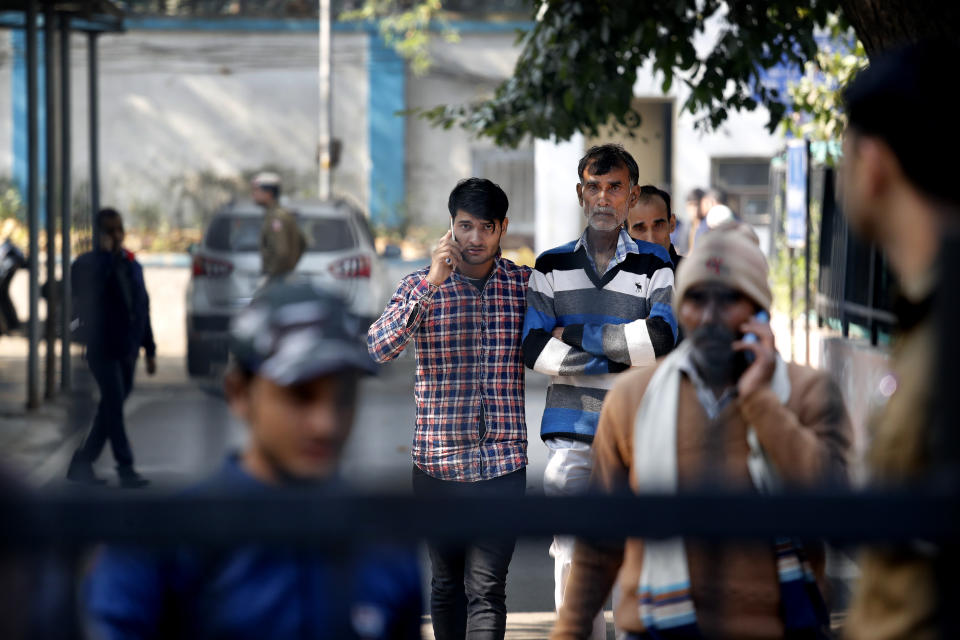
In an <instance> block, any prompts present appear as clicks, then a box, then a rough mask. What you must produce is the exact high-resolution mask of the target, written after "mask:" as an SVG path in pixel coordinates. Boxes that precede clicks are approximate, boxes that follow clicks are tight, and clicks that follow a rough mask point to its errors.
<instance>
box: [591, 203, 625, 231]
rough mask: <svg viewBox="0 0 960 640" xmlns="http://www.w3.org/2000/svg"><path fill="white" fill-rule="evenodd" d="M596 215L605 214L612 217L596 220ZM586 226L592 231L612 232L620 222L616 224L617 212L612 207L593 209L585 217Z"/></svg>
mask: <svg viewBox="0 0 960 640" xmlns="http://www.w3.org/2000/svg"><path fill="white" fill-rule="evenodd" d="M598 213H607V214H610V216H612V217H611V218H606V217H604V218H598V217H597V215H596V214H598ZM587 224H588V225H590V228H591V229H593V230H594V231H613V230H614V229H616V228H617V227H619V226H620V222H617V210H616V209H614V208H613V207H594V208H593V209H591V210H590V215H589V216H588V217H587Z"/></svg>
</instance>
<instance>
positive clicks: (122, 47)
mask: <svg viewBox="0 0 960 640" xmlns="http://www.w3.org/2000/svg"><path fill="white" fill-rule="evenodd" d="M366 40H367V35H366V34H363V33H358V34H354V33H335V34H334V37H333V96H334V98H333V128H334V135H335V137H338V138H340V139H342V140H343V142H344V145H343V153H342V155H341V161H340V166H339V167H337V168H336V169H335V170H334V175H333V189H334V193H335V194H337V195H341V194H346V195H349V196H350V197H352V198H353V199H354V200H356V201H357V202H358V203H359V204H360V205H361V206H362V207H365V206H366V203H367V193H368V187H367V179H368V169H369V160H368V157H367V120H366V111H367V98H368V95H367V83H366V81H365V79H366ZM71 49H72V50H71V57H72V89H73V93H72V101H73V105H72V107H73V108H72V115H73V118H72V136H71V137H72V143H73V154H72V155H73V158H72V164H73V168H74V185H73V186H74V188H77V187H78V186H80V185H81V184H82V183H85V182H88V177H89V145H88V135H89V126H88V117H89V115H88V106H89V103H88V100H87V96H88V92H87V40H86V38H85V37H83V36H74V38H73V43H72V48H71ZM317 55H318V53H317V36H316V34H313V33H250V32H210V31H204V32H165V31H137V30H132V31H128V32H126V33H124V34H118V35H104V36H102V37H100V38H99V60H100V68H99V72H100V173H101V197H100V202H101V204H103V205H112V206H115V207H117V208H119V209H120V210H121V211H129V210H130V209H131V208H132V207H135V206H144V205H152V204H156V205H159V206H160V207H161V208H162V210H163V211H164V213H167V214H169V215H173V213H172V209H175V208H177V207H186V208H187V209H190V208H191V206H192V205H191V204H190V198H188V197H184V196H182V195H181V192H182V191H183V190H184V189H186V190H188V191H189V190H191V189H192V190H194V191H196V190H197V189H198V187H197V186H196V184H197V182H198V180H199V177H200V176H201V175H203V174H207V175H209V176H214V177H218V178H222V179H237V180H239V178H240V176H241V175H242V174H243V173H244V172H250V171H253V170H256V169H259V168H262V167H264V166H267V165H273V166H276V167H278V168H280V169H282V170H283V173H284V175H289V176H293V177H294V184H288V185H285V188H286V191H287V192H290V193H293V192H300V194H301V195H315V194H316V191H317V186H316V182H317V177H316V176H317V105H318V89H317V87H318V84H317V83H318V81H317ZM10 66H11V65H10V59H9V58H7V57H4V58H3V64H2V68H0V83H2V84H0V104H2V107H0V108H2V109H3V110H4V111H8V110H9V109H10V104H11V100H10V91H9V82H8V81H7V80H6V78H7V77H8V75H9V67H10ZM4 89H6V90H5V91H4ZM0 113H2V112H0ZM12 124H13V123H12V116H10V115H6V116H5V117H2V116H0V149H2V152H0V171H2V172H3V173H5V174H7V175H9V173H10V160H8V158H9V155H10V150H11V148H12V142H11V139H10V128H11V126H12ZM181 213H184V212H181ZM185 213H186V219H187V221H188V222H189V221H190V218H191V216H192V215H194V214H196V213H197V212H195V211H186V212H185Z"/></svg>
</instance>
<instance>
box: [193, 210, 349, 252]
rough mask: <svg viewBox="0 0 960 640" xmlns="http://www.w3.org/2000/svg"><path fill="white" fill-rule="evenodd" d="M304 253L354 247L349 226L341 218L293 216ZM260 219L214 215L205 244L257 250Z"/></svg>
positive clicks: (215, 246)
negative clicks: (301, 234)
mask: <svg viewBox="0 0 960 640" xmlns="http://www.w3.org/2000/svg"><path fill="white" fill-rule="evenodd" d="M297 219H298V221H299V223H300V229H301V230H302V231H303V235H304V236H305V237H306V239H307V251H340V250H342V249H351V248H353V247H355V246H357V243H356V240H355V239H354V236H353V231H352V230H351V228H350V223H349V222H348V221H347V220H346V219H343V218H318V217H301V216H297ZM261 224H262V219H261V218H260V217H251V216H230V215H225V216H217V217H216V218H214V220H213V222H211V223H210V227H209V228H208V229H207V239H206V244H207V246H208V247H209V248H211V249H214V250H216V251H231V252H244V251H258V250H259V248H260V225H261Z"/></svg>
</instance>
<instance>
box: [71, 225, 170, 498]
mask: <svg viewBox="0 0 960 640" xmlns="http://www.w3.org/2000/svg"><path fill="white" fill-rule="evenodd" d="M96 228H97V230H98V231H99V234H100V237H99V248H97V249H95V250H93V251H90V252H88V253H85V254H83V255H81V256H80V257H78V258H77V259H76V261H75V262H74V263H73V266H72V268H71V269H70V280H71V286H72V290H73V294H74V301H73V305H74V306H73V309H74V313H75V316H74V317H75V322H76V323H77V333H78V336H79V338H80V341H82V342H84V343H85V344H86V359H87V364H88V365H89V366H90V371H91V372H93V376H94V378H95V379H96V381H97V386H98V387H99V388H100V404H99V406H98V407H97V414H96V417H95V418H94V420H93V426H92V427H91V429H90V432H89V433H88V434H87V437H86V439H85V440H84V442H83V444H82V445H81V446H80V448H79V449H77V451H76V453H74V455H73V459H72V460H71V461H70V468H69V469H68V471H67V478H69V479H70V480H74V481H77V482H84V483H89V484H102V483H104V482H105V481H104V480H102V479H100V478H98V477H97V476H96V475H95V474H94V472H93V463H94V462H95V461H96V460H97V458H99V457H100V453H101V452H102V451H103V447H104V445H105V444H106V442H107V440H109V441H110V447H111V449H112V450H113V459H114V460H115V461H116V464H117V475H118V476H119V478H120V485H121V486H123V487H142V486H144V485H146V484H148V482H149V481H148V480H147V479H146V478H144V477H143V476H141V475H140V474H139V473H137V472H136V470H135V469H134V468H133V451H132V450H131V449H130V442H129V441H128V440H127V432H126V429H125V427H124V422H123V403H124V402H125V401H126V399H127V396H129V395H130V392H131V391H132V390H133V374H134V371H135V370H136V364H137V358H138V356H139V354H140V349H141V348H142V349H143V350H144V351H145V352H146V356H147V373H148V374H149V375H153V374H154V373H156V371H157V346H156V344H155V343H154V341H153V329H152V328H151V326H150V297H149V296H148V295H147V288H146V285H145V284H144V281H143V268H142V267H141V266H140V263H139V262H137V261H136V259H135V258H134V256H133V254H132V253H130V252H129V251H127V250H126V249H124V248H123V239H124V230H123V218H122V217H121V216H120V214H119V213H118V212H117V211H116V210H114V209H101V210H100V211H99V212H98V213H97V225H96Z"/></svg>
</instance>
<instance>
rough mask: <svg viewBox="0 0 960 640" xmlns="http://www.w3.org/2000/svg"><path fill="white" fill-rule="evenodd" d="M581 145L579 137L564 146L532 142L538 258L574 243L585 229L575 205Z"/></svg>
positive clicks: (581, 138)
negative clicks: (560, 246) (571, 242)
mask: <svg viewBox="0 0 960 640" xmlns="http://www.w3.org/2000/svg"><path fill="white" fill-rule="evenodd" d="M583 145H584V139H583V135H581V134H579V133H577V134H574V136H573V137H572V138H570V140H567V141H566V142H555V141H552V140H536V141H534V144H533V158H534V159H533V162H534V180H535V184H536V187H535V189H536V201H535V204H534V206H535V208H536V227H535V229H536V231H535V233H536V237H535V239H534V245H535V247H536V252H537V255H539V254H541V253H543V252H544V251H546V250H547V249H552V248H553V247H556V246H559V245H561V244H565V243H567V242H570V241H571V240H576V239H577V238H579V237H580V234H581V233H583V229H584V227H585V226H586V221H585V220H584V218H583V210H582V209H581V208H580V205H579V203H578V202H577V163H578V162H580V158H582V157H583V153H584V148H583Z"/></svg>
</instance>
